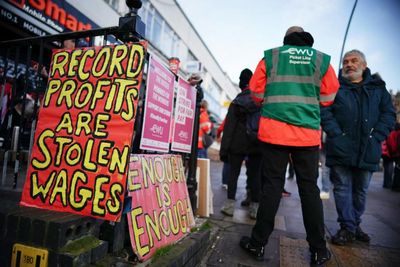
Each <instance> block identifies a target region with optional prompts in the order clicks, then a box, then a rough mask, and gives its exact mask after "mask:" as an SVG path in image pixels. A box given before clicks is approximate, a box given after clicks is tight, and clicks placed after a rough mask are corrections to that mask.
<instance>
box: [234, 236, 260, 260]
mask: <svg viewBox="0 0 400 267" xmlns="http://www.w3.org/2000/svg"><path fill="white" fill-rule="evenodd" d="M239 245H240V247H241V248H242V249H244V250H245V251H246V252H247V253H249V254H250V255H252V256H253V257H254V258H255V259H256V260H258V261H263V260H264V247H263V246H262V247H257V246H254V245H253V244H252V243H251V238H250V237H248V236H242V238H241V239H240V243H239Z"/></svg>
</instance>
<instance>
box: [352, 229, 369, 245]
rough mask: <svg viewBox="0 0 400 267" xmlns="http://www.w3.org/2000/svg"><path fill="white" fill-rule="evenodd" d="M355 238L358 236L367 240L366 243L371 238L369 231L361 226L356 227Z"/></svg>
mask: <svg viewBox="0 0 400 267" xmlns="http://www.w3.org/2000/svg"><path fill="white" fill-rule="evenodd" d="M355 238H356V240H358V241H361V242H365V243H368V242H369V241H370V240H371V238H370V237H369V235H368V234H367V233H365V232H364V231H363V230H362V229H361V227H360V226H357V228H356V234H355Z"/></svg>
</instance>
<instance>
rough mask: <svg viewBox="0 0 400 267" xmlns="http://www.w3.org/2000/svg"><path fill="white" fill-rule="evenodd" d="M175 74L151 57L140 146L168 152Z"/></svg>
mask: <svg viewBox="0 0 400 267" xmlns="http://www.w3.org/2000/svg"><path fill="white" fill-rule="evenodd" d="M174 83H175V75H174V74H173V73H172V72H171V71H170V70H169V69H168V68H167V67H165V66H164V65H162V64H161V63H160V62H159V61H158V60H157V59H156V58H154V57H150V61H149V71H148V73H147V88H146V99H145V106H144V120H143V127H142V138H141V140H140V148H141V149H145V150H153V151H160V152H168V149H169V140H170V135H171V119H172V108H173V103H174Z"/></svg>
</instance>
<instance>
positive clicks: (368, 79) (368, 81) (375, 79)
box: [339, 68, 385, 89]
mask: <svg viewBox="0 0 400 267" xmlns="http://www.w3.org/2000/svg"><path fill="white" fill-rule="evenodd" d="M339 82H340V86H341V87H343V86H344V87H347V88H348V89H352V88H357V87H359V86H364V85H375V86H385V82H384V81H383V80H382V79H381V78H380V77H379V75H377V74H372V75H371V70H370V69H369V68H366V69H365V70H364V73H363V80H362V81H361V82H360V83H357V84H355V83H352V82H350V81H349V80H348V79H346V78H344V77H343V76H342V70H340V71H339Z"/></svg>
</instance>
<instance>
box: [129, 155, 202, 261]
mask: <svg viewBox="0 0 400 267" xmlns="http://www.w3.org/2000/svg"><path fill="white" fill-rule="evenodd" d="M127 188H128V195H129V196H130V197H131V199H132V203H131V211H130V212H128V214H127V215H128V224H129V234H130V239H131V244H132V249H133V251H134V252H135V254H136V255H137V256H138V258H139V260H140V261H145V260H147V259H149V258H150V257H151V256H152V255H153V254H154V253H155V252H156V250H157V249H158V248H160V247H164V246H166V245H169V244H172V243H175V242H177V241H178V240H180V239H181V238H182V237H183V236H185V235H186V234H187V233H189V232H190V228H191V227H192V226H193V225H194V218H193V212H192V208H191V205H190V200H189V194H188V191H187V187H186V177H185V174H184V168H183V162H182V158H181V156H180V155H171V154H163V155H150V154H140V155H139V154H136V155H131V158H130V163H129V172H128V185H127Z"/></svg>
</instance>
